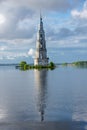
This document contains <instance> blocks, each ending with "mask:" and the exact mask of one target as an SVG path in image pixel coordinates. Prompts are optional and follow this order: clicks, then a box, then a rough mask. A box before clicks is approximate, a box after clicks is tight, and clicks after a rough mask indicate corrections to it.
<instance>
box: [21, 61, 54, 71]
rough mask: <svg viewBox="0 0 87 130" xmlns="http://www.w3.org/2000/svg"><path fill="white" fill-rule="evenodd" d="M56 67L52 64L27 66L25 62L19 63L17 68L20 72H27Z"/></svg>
mask: <svg viewBox="0 0 87 130" xmlns="http://www.w3.org/2000/svg"><path fill="white" fill-rule="evenodd" d="M55 67H56V66H55V64H54V63H53V62H50V63H49V64H48V65H46V66H44V65H29V64H27V62H26V61H21V62H20V63H19V68H20V69H21V70H29V69H51V70H52V69H54V68H55Z"/></svg>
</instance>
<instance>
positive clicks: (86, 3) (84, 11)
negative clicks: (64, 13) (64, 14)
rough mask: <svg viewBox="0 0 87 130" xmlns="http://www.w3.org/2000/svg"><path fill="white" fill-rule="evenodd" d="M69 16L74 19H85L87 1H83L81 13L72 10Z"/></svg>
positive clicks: (86, 17)
mask: <svg viewBox="0 0 87 130" xmlns="http://www.w3.org/2000/svg"><path fill="white" fill-rule="evenodd" d="M71 15H72V16H73V17H76V18H81V19H87V0H86V1H85V3H84V6H83V9H82V10H81V11H78V10H72V11H71Z"/></svg>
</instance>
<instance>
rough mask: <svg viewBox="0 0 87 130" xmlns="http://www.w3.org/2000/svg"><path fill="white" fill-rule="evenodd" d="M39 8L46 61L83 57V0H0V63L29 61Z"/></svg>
mask: <svg viewBox="0 0 87 130" xmlns="http://www.w3.org/2000/svg"><path fill="white" fill-rule="evenodd" d="M40 10H41V12H42V17H43V23H44V30H45V35H46V46H47V54H48V57H49V59H50V61H53V62H56V63H62V62H73V61H78V60H87V0H50V1H48V2H47V0H0V64H2V63H19V62H20V61H22V60H26V61H27V62H28V63H33V60H34V54H35V47H36V39H37V31H38V24H39V17H40Z"/></svg>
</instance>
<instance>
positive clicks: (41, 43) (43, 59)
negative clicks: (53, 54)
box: [34, 15, 49, 66]
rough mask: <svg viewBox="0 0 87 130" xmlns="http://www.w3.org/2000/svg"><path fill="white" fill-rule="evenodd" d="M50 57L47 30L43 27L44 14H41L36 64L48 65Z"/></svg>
mask: <svg viewBox="0 0 87 130" xmlns="http://www.w3.org/2000/svg"><path fill="white" fill-rule="evenodd" d="M48 62H49V58H48V57H47V49H46V40H45V32H44V29H43V21H42V16H41V15H40V25H39V29H38V33H37V42H36V53H35V59H34V65H43V66H45V65H48Z"/></svg>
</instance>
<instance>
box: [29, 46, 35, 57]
mask: <svg viewBox="0 0 87 130" xmlns="http://www.w3.org/2000/svg"><path fill="white" fill-rule="evenodd" d="M28 55H29V56H31V57H33V58H34V57H35V50H34V49H32V48H31V49H29V51H28Z"/></svg>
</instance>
